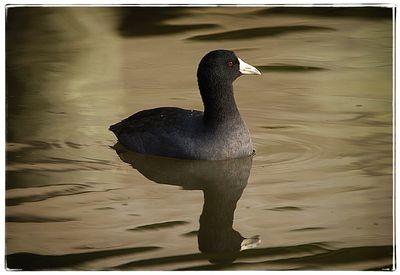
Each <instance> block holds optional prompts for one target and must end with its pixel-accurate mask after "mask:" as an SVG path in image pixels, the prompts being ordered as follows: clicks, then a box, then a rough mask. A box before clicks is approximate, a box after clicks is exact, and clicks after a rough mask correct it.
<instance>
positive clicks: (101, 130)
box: [6, 7, 393, 270]
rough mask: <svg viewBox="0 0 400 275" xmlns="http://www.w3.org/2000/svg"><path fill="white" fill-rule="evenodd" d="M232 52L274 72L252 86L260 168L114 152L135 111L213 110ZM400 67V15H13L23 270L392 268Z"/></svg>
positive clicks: (67, 11)
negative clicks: (219, 57)
mask: <svg viewBox="0 0 400 275" xmlns="http://www.w3.org/2000/svg"><path fill="white" fill-rule="evenodd" d="M39 19H40V20H39ZM219 48H226V49H231V50H234V51H235V52H236V53H237V55H239V56H240V57H241V58H242V59H243V60H244V61H246V62H248V63H249V64H252V65H254V66H256V67H257V68H259V69H260V70H261V71H262V73H263V74H262V75H261V76H260V77H255V76H254V77H253V76H243V77H241V78H239V79H238V80H237V81H236V82H235V97H236V101H237V104H238V106H239V109H240V111H241V114H242V116H243V118H244V120H245V121H246V123H247V125H248V127H249V129H250V132H251V135H252V139H253V143H254V146H255V149H256V155H255V156H254V157H253V159H251V158H250V159H244V160H233V161H227V162H216V163H213V162H211V163H209V162H193V161H177V160H168V159H167V160H165V159H162V158H154V157H146V156H141V155H137V154H130V153H129V152H126V151H124V149H123V148H120V149H117V151H116V150H114V149H112V148H110V146H113V145H114V144H115V142H116V139H115V137H114V136H113V135H112V133H111V132H109V131H108V126H109V125H111V124H113V123H115V122H118V121H119V120H121V119H122V118H125V117H127V116H129V115H130V114H132V113H135V112H137V111H139V110H142V109H147V108H154V107H159V106H177V107H182V108H188V109H201V108H202V103H201V100H200V96H199V93H198V90H197V83H196V69H197V64H198V62H199V60H200V59H201V57H202V56H203V55H204V54H205V53H207V52H208V51H210V50H213V49H219ZM392 69H393V67H392V20H391V10H390V9H386V10H385V9H379V8H375V9H334V10H326V9H316V8H299V9H286V8H274V9H270V8H265V7H264V8H262V7H261V8H254V7H253V8H244V7H242V8H234V7H230V8H228V7H223V8H222V7H219V8H176V9H171V8H168V9H166V8H158V9H154V8H153V9H150V8H146V9H144V10H143V9H141V10H138V9H128V8H101V7H96V8H76V7H75V8H12V9H9V10H8V17H7V79H6V81H7V97H6V100H7V167H6V169H7V182H6V188H7V190H6V204H7V206H6V248H7V251H6V254H7V255H8V258H7V261H8V267H10V268H22V269H25V270H37V269H44V270H54V269H57V270H70V269H73V270H103V269H106V270H109V269H116V270H120V269H122V270H175V269H190V270H196V269H201V270H207V269H238V270H248V269H255V270H276V269H279V270H288V269H311V270H314V269H329V270H365V269H391V268H392V256H393V255H392V254H393V253H392V245H393V229H392V228H393V211H392V204H393V196H392V191H393V184H392V176H393V175H392V167H393V161H392V134H393V133H392V123H393V121H392ZM132 166H134V167H135V169H134V168H133V167H132ZM204 202H205V203H206V205H205V206H204V209H203V203H204ZM200 216H201V217H202V218H201V219H200ZM199 219H200V222H199ZM256 235H259V236H258V237H254V238H252V239H251V237H252V236H256ZM241 236H244V237H246V238H250V239H249V242H250V243H251V244H253V246H251V247H250V248H249V249H247V250H244V251H241V252H240V251H239V249H240V243H241V241H242V237H241ZM259 241H260V243H258V242H259Z"/></svg>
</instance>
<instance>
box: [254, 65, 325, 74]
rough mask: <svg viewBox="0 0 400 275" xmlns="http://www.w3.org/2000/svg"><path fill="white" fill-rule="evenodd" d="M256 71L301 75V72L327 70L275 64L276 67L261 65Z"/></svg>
mask: <svg viewBox="0 0 400 275" xmlns="http://www.w3.org/2000/svg"><path fill="white" fill-rule="evenodd" d="M257 69H258V70H259V71H261V72H262V73H264V72H285V73H301V72H316V71H325V70H327V69H325V68H321V67H313V66H300V65H286V64H276V65H261V66H257Z"/></svg>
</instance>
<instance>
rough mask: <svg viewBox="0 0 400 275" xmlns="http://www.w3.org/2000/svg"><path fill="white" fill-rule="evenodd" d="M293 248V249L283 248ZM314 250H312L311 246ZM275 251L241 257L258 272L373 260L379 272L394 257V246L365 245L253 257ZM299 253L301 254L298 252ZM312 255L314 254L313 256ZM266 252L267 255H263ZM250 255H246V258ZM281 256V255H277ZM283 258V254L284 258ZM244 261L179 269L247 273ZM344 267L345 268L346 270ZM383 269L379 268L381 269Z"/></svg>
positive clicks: (332, 266)
mask: <svg viewBox="0 0 400 275" xmlns="http://www.w3.org/2000/svg"><path fill="white" fill-rule="evenodd" d="M303 246H305V247H307V248H310V247H309V245H301V246H297V248H301V249H304V248H305V247H303ZM288 248H289V249H290V247H287V248H283V249H288ZM311 248H312V247H311ZM274 249H278V250H280V249H282V248H262V249H252V250H248V251H244V252H243V253H242V256H241V257H240V258H239V260H240V259H241V258H247V257H249V256H250V255H251V256H252V262H251V265H252V267H253V268H254V267H255V266H257V265H258V266H259V268H258V269H266V268H268V269H269V270H275V269H277V270H278V269H285V270H287V268H286V266H287V265H288V264H291V265H293V264H296V265H297V267H292V268H291V270H319V269H321V268H323V269H329V270H348V269H349V268H348V267H346V265H347V264H357V263H366V262H368V261H371V267H370V268H368V270H376V269H379V268H382V266H381V265H378V266H374V265H375V264H376V263H374V261H377V260H387V261H390V260H391V259H392V257H393V248H392V246H365V247H351V248H341V249H337V250H329V249H325V251H324V250H315V251H312V250H311V251H310V250H309V251H306V250H304V251H303V252H307V253H309V254H311V255H306V256H303V255H302V256H300V257H293V256H294V255H293V254H288V255H286V257H284V258H281V259H277V260H266V261H255V259H254V257H257V256H269V255H271V256H274V255H273V254H271V252H272V251H273V250H274ZM298 252H300V251H298ZM310 252H311V253H310ZM263 253H265V254H264V255H263ZM246 254H247V255H246ZM277 255H278V254H277ZM282 256H283V255H282ZM248 265H249V264H248V263H245V262H235V263H232V264H231V265H229V266H224V265H202V266H192V267H187V268H184V269H179V270H222V269H226V268H229V269H235V270H245V269H246V267H247V266H248ZM343 266H344V267H343ZM384 267H387V268H391V267H392V265H385V266H384ZM379 270H380V269H379Z"/></svg>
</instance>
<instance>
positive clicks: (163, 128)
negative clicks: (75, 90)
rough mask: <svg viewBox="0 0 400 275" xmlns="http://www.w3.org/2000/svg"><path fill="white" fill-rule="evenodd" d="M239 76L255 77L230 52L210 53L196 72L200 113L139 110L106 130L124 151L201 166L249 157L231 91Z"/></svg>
mask: <svg viewBox="0 0 400 275" xmlns="http://www.w3.org/2000/svg"><path fill="white" fill-rule="evenodd" d="M242 74H260V72H259V71H258V70H257V69H256V68H254V67H252V66H250V65H248V64H246V63H244V62H243V61H242V60H240V59H239V58H237V57H236V55H235V54H234V53H233V52H231V51H227V50H216V51H212V52H209V53H208V54H207V55H205V56H204V57H203V59H202V60H201V62H200V64H199V67H198V70H197V79H198V85H199V89H200V94H201V97H202V100H203V104H204V112H201V111H195V110H184V109H180V108H175V107H162V108H156V109H151V110H144V111H140V112H138V113H136V114H133V115H132V116H130V117H128V118H126V119H124V120H122V121H121V122H119V123H117V124H114V125H112V126H110V130H111V131H113V132H114V134H115V135H116V136H117V138H118V140H119V142H120V143H122V144H123V145H124V146H125V147H127V148H128V149H130V150H133V151H136V152H139V153H144V154H150V155H159V156H166V157H173V158H185V159H205V160H221V159H229V158H239V157H246V156H249V155H251V154H252V153H253V146H252V144H251V139H250V134H249V130H248V128H247V126H246V125H245V123H244V121H243V120H242V118H241V116H240V114H239V111H238V109H237V106H236V103H235V99H234V96H233V86H232V82H233V81H234V80H235V79H236V78H237V77H239V76H240V75H242Z"/></svg>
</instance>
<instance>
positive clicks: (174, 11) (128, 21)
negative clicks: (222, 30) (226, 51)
mask: <svg viewBox="0 0 400 275" xmlns="http://www.w3.org/2000/svg"><path fill="white" fill-rule="evenodd" d="M190 10H191V9H190V8H184V7H173V8H171V7H164V8H161V7H134V8H123V9H120V13H121V22H120V24H119V27H118V31H119V33H120V35H122V36H125V37H146V36H155V35H170V34H176V33H181V32H186V31H193V30H202V29H209V28H216V27H219V25H217V24H180V25H171V24H168V23H166V21H168V20H172V19H177V18H181V17H187V16H193V14H192V13H191V12H190Z"/></svg>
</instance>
